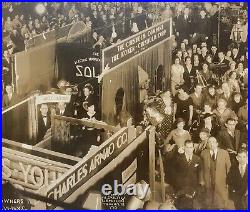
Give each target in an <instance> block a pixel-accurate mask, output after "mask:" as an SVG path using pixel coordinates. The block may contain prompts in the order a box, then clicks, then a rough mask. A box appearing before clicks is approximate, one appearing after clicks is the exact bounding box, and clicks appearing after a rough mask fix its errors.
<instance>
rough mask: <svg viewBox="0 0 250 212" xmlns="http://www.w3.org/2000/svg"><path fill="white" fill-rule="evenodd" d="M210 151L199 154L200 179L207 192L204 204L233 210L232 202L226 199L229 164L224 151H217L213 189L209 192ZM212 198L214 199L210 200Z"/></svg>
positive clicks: (227, 155)
mask: <svg viewBox="0 0 250 212" xmlns="http://www.w3.org/2000/svg"><path fill="white" fill-rule="evenodd" d="M210 158H211V156H210V150H209V149H205V150H203V152H202V153H201V164H202V168H201V171H202V174H201V177H202V178H201V179H202V181H203V182H204V183H205V189H206V192H207V196H206V199H205V201H206V204H207V205H208V206H210V207H212V208H213V207H214V208H221V209H223V208H225V209H233V205H232V202H231V201H230V200H229V198H228V189H227V185H226V183H227V182H226V176H227V174H228V172H229V170H230V167H231V162H230V158H229V154H228V152H227V151H226V150H224V149H218V152H217V159H216V165H215V166H216V169H215V179H214V180H215V189H214V190H211V164H210V160H211V159H210ZM213 196H214V199H213V198H212V197H213Z"/></svg>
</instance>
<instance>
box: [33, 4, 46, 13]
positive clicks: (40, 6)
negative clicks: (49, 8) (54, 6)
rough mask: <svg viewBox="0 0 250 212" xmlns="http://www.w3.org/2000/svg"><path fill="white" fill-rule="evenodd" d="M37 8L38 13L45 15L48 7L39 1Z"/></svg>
mask: <svg viewBox="0 0 250 212" xmlns="http://www.w3.org/2000/svg"><path fill="white" fill-rule="evenodd" d="M35 10H36V12H37V14H38V15H43V14H44V13H45V11H46V8H45V6H44V5H43V4H42V3H39V4H37V5H36V7H35Z"/></svg>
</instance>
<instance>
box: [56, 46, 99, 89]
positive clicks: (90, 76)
mask: <svg viewBox="0 0 250 212" xmlns="http://www.w3.org/2000/svg"><path fill="white" fill-rule="evenodd" d="M56 55H57V65H58V75H59V79H64V80H67V81H69V82H70V83H71V84H79V83H83V82H93V83H94V84H95V83H97V77H98V76H99V74H100V61H101V60H100V53H99V52H96V51H95V50H93V49H89V48H85V47H83V46H82V45H80V44H72V43H71V44H58V45H57V47H56ZM93 86H94V85H93ZM94 87H95V86H94Z"/></svg>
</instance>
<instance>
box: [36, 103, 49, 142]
mask: <svg viewBox="0 0 250 212" xmlns="http://www.w3.org/2000/svg"><path fill="white" fill-rule="evenodd" d="M50 126H51V120H50V115H49V108H48V105H47V104H42V105H41V108H40V113H39V114H38V136H37V140H38V141H41V140H43V138H44V136H45V134H46V132H47V130H48V129H49V128H50Z"/></svg>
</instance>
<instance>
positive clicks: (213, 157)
mask: <svg viewBox="0 0 250 212" xmlns="http://www.w3.org/2000/svg"><path fill="white" fill-rule="evenodd" d="M212 159H213V160H214V161H215V160H216V154H215V152H213V154H212Z"/></svg>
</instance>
